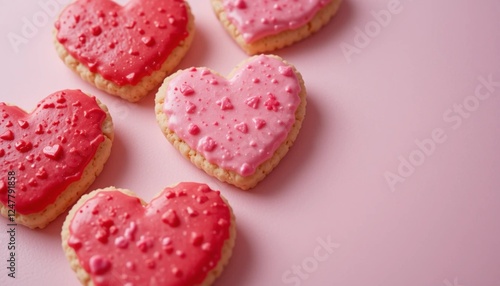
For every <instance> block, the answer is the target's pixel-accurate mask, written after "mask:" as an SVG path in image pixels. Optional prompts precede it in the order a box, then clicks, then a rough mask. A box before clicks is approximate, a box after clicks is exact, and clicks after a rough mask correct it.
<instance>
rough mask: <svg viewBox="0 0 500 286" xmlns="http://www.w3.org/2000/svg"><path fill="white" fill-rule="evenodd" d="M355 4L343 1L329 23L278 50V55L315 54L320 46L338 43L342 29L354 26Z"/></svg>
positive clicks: (347, 0) (284, 56)
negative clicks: (304, 37) (306, 36)
mask: <svg viewBox="0 0 500 286" xmlns="http://www.w3.org/2000/svg"><path fill="white" fill-rule="evenodd" d="M354 12H355V11H354V8H353V4H352V3H351V1H349V0H344V1H342V4H341V5H340V8H339V10H338V11H337V13H336V14H335V15H334V16H333V18H332V19H331V20H330V22H329V23H327V24H326V25H325V26H323V27H322V28H321V29H320V30H319V31H317V32H316V33H314V34H312V35H310V36H309V37H308V38H306V39H303V40H301V41H299V42H297V43H294V44H293V45H291V46H288V47H285V48H283V49H281V50H278V51H276V53H277V54H278V55H280V56H281V57H283V58H288V57H290V56H293V55H295V54H297V55H304V54H308V53H311V54H314V52H311V51H314V50H317V49H319V48H322V47H323V48H325V47H329V46H330V45H331V44H335V43H337V38H338V37H340V36H341V34H342V31H343V30H345V29H346V27H350V26H352V24H351V22H352V20H353V19H354V17H353V15H354Z"/></svg>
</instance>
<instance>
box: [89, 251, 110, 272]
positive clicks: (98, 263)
mask: <svg viewBox="0 0 500 286" xmlns="http://www.w3.org/2000/svg"><path fill="white" fill-rule="evenodd" d="M89 266H90V273H92V274H97V275H101V274H104V273H106V272H107V271H108V270H109V269H110V268H111V263H110V262H109V260H107V259H106V258H104V257H102V256H100V255H98V254H97V255H94V256H92V257H90V260H89Z"/></svg>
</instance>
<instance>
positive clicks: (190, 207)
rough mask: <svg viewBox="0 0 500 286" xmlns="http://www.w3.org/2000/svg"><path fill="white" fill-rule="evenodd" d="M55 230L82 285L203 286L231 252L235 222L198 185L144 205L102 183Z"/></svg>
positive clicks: (215, 194)
mask: <svg viewBox="0 0 500 286" xmlns="http://www.w3.org/2000/svg"><path fill="white" fill-rule="evenodd" d="M61 236H62V246H63V249H64V252H65V254H66V256H67V258H68V260H69V261H70V264H71V268H72V269H73V270H74V271H75V272H76V274H77V276H78V279H79V280H80V282H81V283H82V284H83V285H93V286H104V285H106V286H114V285H117V286H118V285H163V286H184V285H185V286H188V285H203V286H208V285H211V284H212V283H213V281H214V280H215V279H216V278H217V276H219V275H220V274H221V273H222V271H223V268H224V267H225V265H226V264H227V262H228V260H229V258H230V257H231V254H232V250H233V246H234V242H235V238H236V225H235V218H234V215H233V213H232V210H231V207H230V206H229V204H228V203H227V201H226V200H225V199H224V198H223V197H222V196H221V194H220V192H219V191H215V190H212V189H210V187H208V186H207V185H205V184H199V183H180V184H178V185H176V186H173V187H168V188H165V189H164V190H163V191H161V192H160V193H159V194H158V195H157V196H156V197H155V198H153V200H152V201H151V202H150V203H146V202H144V201H142V200H141V199H140V198H138V197H137V196H136V195H135V194H134V193H132V192H131V191H129V190H126V189H120V188H114V187H109V188H105V189H100V190H96V191H93V192H91V193H90V194H88V195H85V196H83V197H82V198H81V199H80V200H79V201H78V202H77V204H76V205H75V206H74V207H73V208H72V209H71V211H70V212H69V214H68V216H67V217H66V220H65V222H64V225H63V229H62V233H61Z"/></svg>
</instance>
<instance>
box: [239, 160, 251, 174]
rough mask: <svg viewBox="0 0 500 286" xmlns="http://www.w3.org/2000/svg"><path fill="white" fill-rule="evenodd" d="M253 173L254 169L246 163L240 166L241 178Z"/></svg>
mask: <svg viewBox="0 0 500 286" xmlns="http://www.w3.org/2000/svg"><path fill="white" fill-rule="evenodd" d="M253 171H254V169H253V168H252V167H251V166H250V165H249V164H248V163H244V164H243V165H241V168H240V173H241V174H242V175H243V176H246V175H250V174H252V173H253Z"/></svg>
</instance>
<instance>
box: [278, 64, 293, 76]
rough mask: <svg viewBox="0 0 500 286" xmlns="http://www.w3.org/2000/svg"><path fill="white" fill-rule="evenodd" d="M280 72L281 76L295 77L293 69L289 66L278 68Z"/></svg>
mask: <svg viewBox="0 0 500 286" xmlns="http://www.w3.org/2000/svg"><path fill="white" fill-rule="evenodd" d="M278 71H279V73H280V74H282V75H284V76H292V75H293V69H292V68H291V67H289V66H280V67H279V68H278Z"/></svg>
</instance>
